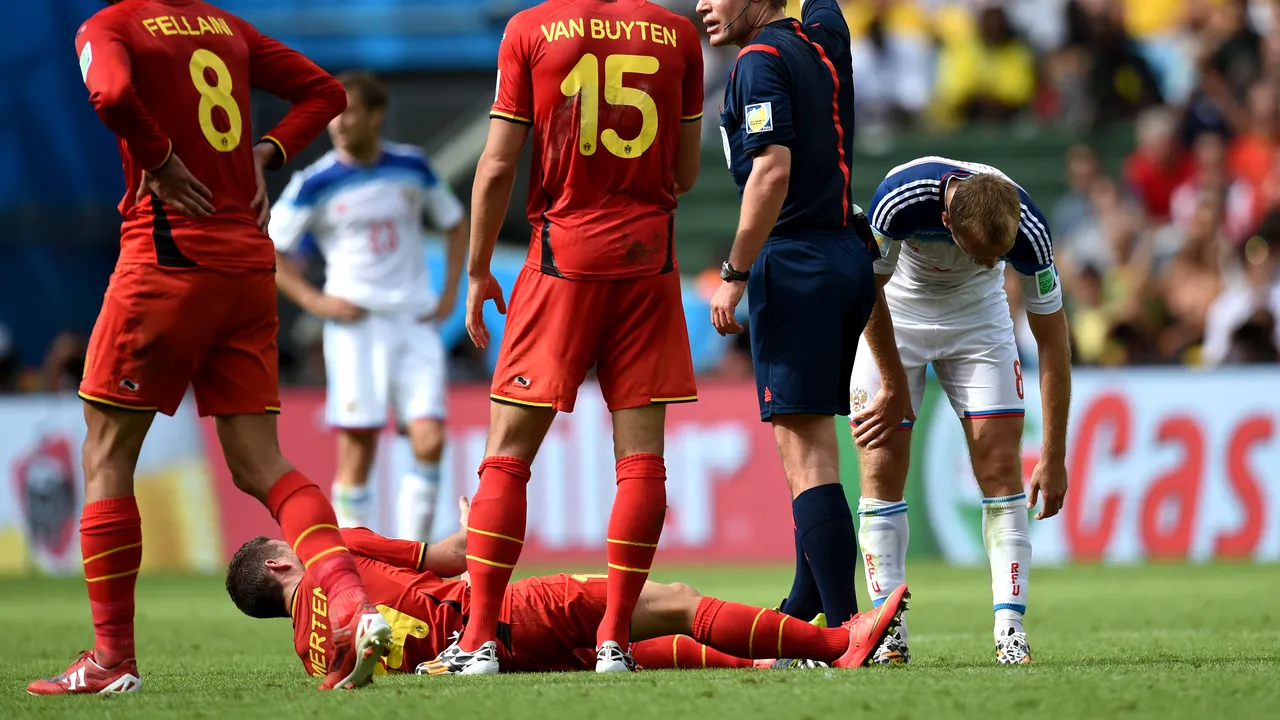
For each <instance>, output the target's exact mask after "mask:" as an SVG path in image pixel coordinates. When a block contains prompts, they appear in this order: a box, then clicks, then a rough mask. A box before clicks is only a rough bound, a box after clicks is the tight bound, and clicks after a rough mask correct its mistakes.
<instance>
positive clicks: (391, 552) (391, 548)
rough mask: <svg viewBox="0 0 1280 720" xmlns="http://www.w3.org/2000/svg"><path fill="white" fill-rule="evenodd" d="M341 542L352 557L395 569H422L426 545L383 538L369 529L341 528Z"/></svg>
mask: <svg viewBox="0 0 1280 720" xmlns="http://www.w3.org/2000/svg"><path fill="white" fill-rule="evenodd" d="M341 533H342V542H343V544H344V545H346V546H347V549H348V550H350V551H351V554H352V555H360V556H362V557H367V558H369V559H370V560H377V561H379V562H384V563H386V564H388V565H394V566H395V567H400V568H408V569H410V570H419V571H421V570H422V569H423V566H424V564H425V561H426V555H427V544H426V543H423V542H414V541H412V540H396V539H394V538H389V537H383V536H382V535H379V534H378V533H376V532H374V531H372V530H370V529H369V528H362V527H356V528H342V530H341Z"/></svg>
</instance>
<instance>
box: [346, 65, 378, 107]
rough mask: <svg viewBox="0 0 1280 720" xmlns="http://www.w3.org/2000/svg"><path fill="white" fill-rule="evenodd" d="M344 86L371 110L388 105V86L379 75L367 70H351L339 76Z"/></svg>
mask: <svg viewBox="0 0 1280 720" xmlns="http://www.w3.org/2000/svg"><path fill="white" fill-rule="evenodd" d="M338 82H340V83H342V87H344V88H346V89H347V92H348V93H349V94H351V95H353V96H355V98H356V99H357V101H358V102H359V103H360V104H361V105H363V106H365V108H367V109H369V110H382V109H384V108H386V107H387V86H386V85H385V84H384V83H383V82H382V81H381V80H379V79H378V76H377V75H374V74H373V73H371V72H368V71H365V70H349V71H347V72H344V73H342V74H341V75H339V76H338Z"/></svg>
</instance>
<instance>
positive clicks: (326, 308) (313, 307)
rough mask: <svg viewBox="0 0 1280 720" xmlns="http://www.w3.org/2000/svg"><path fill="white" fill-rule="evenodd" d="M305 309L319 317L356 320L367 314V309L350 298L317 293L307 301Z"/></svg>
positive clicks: (348, 320)
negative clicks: (345, 298)
mask: <svg viewBox="0 0 1280 720" xmlns="http://www.w3.org/2000/svg"><path fill="white" fill-rule="evenodd" d="M305 310H306V311H307V312H309V313H311V314H312V315H315V316H316V317H318V318H323V319H325V320H338V321H339V322H355V321H356V320H359V319H360V318H362V317H364V316H365V309H364V308H362V307H360V306H359V305H356V304H355V303H353V302H351V301H349V300H343V299H342V298H340V297H335V296H333V295H317V296H315V299H314V300H312V301H311V302H309V303H307V306H306V308H305Z"/></svg>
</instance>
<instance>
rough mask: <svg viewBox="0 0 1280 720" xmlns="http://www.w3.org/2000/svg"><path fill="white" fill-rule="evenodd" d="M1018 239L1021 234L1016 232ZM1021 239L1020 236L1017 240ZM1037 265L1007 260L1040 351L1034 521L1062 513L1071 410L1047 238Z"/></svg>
mask: <svg viewBox="0 0 1280 720" xmlns="http://www.w3.org/2000/svg"><path fill="white" fill-rule="evenodd" d="M1020 235H1021V233H1020ZM1021 239H1022V238H1021V237H1020V238H1019V240H1021ZM1043 247H1045V248H1048V249H1047V250H1046V251H1042V255H1041V258H1040V259H1041V260H1048V263H1047V264H1043V266H1042V267H1036V266H1034V265H1029V264H1027V263H1023V262H1017V261H1012V262H1011V264H1012V265H1013V267H1014V269H1015V270H1017V271H1018V273H1019V274H1020V275H1021V276H1022V298H1023V304H1024V305H1025V306H1026V310H1027V324H1028V325H1029V326H1030V327H1031V334H1032V335H1034V336H1035V339H1036V346H1037V351H1038V353H1039V373H1040V404H1041V412H1042V413H1043V416H1044V440H1043V442H1042V444H1041V448H1040V462H1039V463H1037V464H1036V468H1035V470H1034V471H1033V473H1032V476H1031V495H1030V497H1029V498H1028V502H1027V504H1028V507H1034V506H1035V504H1036V501H1037V498H1038V496H1039V495H1041V494H1043V495H1044V505H1043V507H1042V508H1041V510H1040V512H1039V513H1037V514H1036V519H1038V520H1043V519H1045V518H1050V517H1053V516H1054V515H1056V514H1057V513H1058V511H1059V510H1061V509H1062V503H1063V500H1064V499H1065V496H1066V493H1067V464H1066V463H1067V417H1068V415H1069V411H1070V406H1071V342H1070V332H1069V329H1068V326H1067V315H1066V312H1065V311H1064V310H1063V308H1062V285H1061V283H1060V282H1059V279H1058V272H1057V269H1056V268H1055V267H1054V266H1053V256H1052V249H1051V247H1049V246H1048V235H1047V233H1046V234H1045V235H1044V245H1043Z"/></svg>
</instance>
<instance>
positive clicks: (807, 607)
mask: <svg viewBox="0 0 1280 720" xmlns="http://www.w3.org/2000/svg"><path fill="white" fill-rule="evenodd" d="M795 538H796V576H795V579H794V580H792V581H791V593H790V594H789V595H787V599H786V600H783V601H782V608H781V609H782V612H784V613H786V614H788V615H790V616H791V617H793V618H796V619H797V620H803V621H805V622H809V621H810V620H812V619H813V618H814V616H816V615H817V614H818V613H820V612H822V595H820V594H818V586H817V585H816V584H815V583H814V582H813V570H810V569H809V559H808V558H806V557H805V556H804V544H803V543H802V542H801V541H800V530H799V529H796V531H795Z"/></svg>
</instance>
